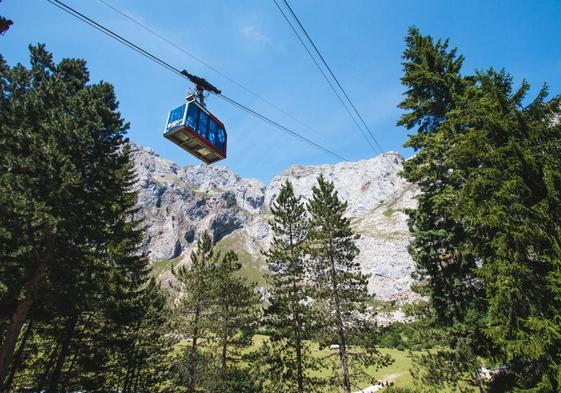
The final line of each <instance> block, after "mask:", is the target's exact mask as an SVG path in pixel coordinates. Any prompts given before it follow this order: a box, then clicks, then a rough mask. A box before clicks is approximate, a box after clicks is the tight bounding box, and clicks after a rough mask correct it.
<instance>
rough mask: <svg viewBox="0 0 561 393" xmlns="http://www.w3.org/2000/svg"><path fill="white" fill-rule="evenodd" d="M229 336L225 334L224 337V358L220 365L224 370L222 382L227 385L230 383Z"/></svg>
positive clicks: (222, 357)
mask: <svg viewBox="0 0 561 393" xmlns="http://www.w3.org/2000/svg"><path fill="white" fill-rule="evenodd" d="M227 355H228V336H227V335H226V334H225V335H224V336H223V337H222V356H221V359H220V364H221V368H222V382H223V383H224V384H225V383H226V382H227V381H228V360H227Z"/></svg>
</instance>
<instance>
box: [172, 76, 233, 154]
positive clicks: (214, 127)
mask: <svg viewBox="0 0 561 393" xmlns="http://www.w3.org/2000/svg"><path fill="white" fill-rule="evenodd" d="M182 74H183V75H185V76H187V77H188V78H189V79H190V80H191V81H192V82H194V83H195V85H196V92H195V93H194V94H191V95H190V96H188V97H187V103H185V104H183V105H181V106H180V107H179V108H175V109H174V110H172V111H170V113H169V116H168V120H167V123H166V127H165V129H164V137H166V138H167V139H169V140H170V141H172V142H173V143H175V144H176V145H178V146H179V147H181V148H182V149H183V150H185V151H187V152H189V153H191V154H192V155H194V156H195V157H197V158H198V159H199V160H201V161H203V162H204V163H206V164H212V163H214V162H217V161H220V160H223V159H224V158H226V146H227V139H228V138H227V135H226V129H225V127H224V124H222V122H221V121H220V120H218V118H216V116H214V115H213V114H212V113H210V112H209V111H208V109H206V106H205V103H204V97H203V92H204V90H207V91H211V92H213V93H216V94H220V90H218V89H216V87H214V86H212V85H211V84H210V83H208V82H207V81H206V80H204V79H202V78H198V77H196V76H194V75H191V74H189V73H188V72H187V71H185V70H183V71H182Z"/></svg>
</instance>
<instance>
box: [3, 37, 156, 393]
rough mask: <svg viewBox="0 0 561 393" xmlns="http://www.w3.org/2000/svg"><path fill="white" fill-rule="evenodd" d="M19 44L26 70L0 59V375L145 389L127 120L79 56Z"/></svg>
mask: <svg viewBox="0 0 561 393" xmlns="http://www.w3.org/2000/svg"><path fill="white" fill-rule="evenodd" d="M30 52H31V68H30V69H27V68H26V67H24V66H23V65H21V64H18V65H16V66H14V67H9V66H8V65H7V64H6V63H5V62H4V60H3V59H1V58H0V89H1V91H2V94H1V96H0V157H2V158H1V159H0V216H1V217H2V220H0V260H1V263H0V321H1V323H0V327H1V328H2V331H1V333H2V345H1V346H0V385H2V384H5V385H4V386H6V385H9V384H11V385H12V386H17V385H24V386H34V387H36V389H37V391H39V390H41V389H47V390H48V391H60V390H65V389H66V388H69V389H75V390H77V389H89V388H96V389H100V388H104V387H107V386H111V387H116V388H118V389H120V390H122V391H131V390H134V389H151V390H152V391H156V390H155V389H154V386H153V383H154V382H153V381H157V380H158V378H157V377H155V374H157V373H159V371H156V367H153V366H147V364H146V363H147V362H162V359H163V358H164V357H165V354H163V353H162V349H161V348H157V347H155V345H157V343H158V342H161V340H162V337H163V335H162V333H161V332H159V331H157V330H155V328H154V325H155V324H161V323H162V321H163V319H164V318H163V314H162V313H163V310H162V309H161V303H160V302H159V300H158V299H159V297H158V296H156V295H155V293H156V292H157V288H155V286H154V284H149V281H148V266H147V261H146V260H145V258H144V257H143V256H141V255H139V254H138V245H139V243H140V241H141V239H142V235H143V234H142V231H141V230H140V229H139V223H138V222H137V221H136V220H135V219H134V218H133V217H134V213H135V204H136V193H135V192H133V191H132V186H133V184H134V182H135V178H134V172H133V170H132V163H131V159H130V156H129V149H128V146H127V140H126V139H125V133H126V130H127V129H128V125H127V124H125V122H124V121H123V119H122V118H121V116H120V114H119V112H117V101H116V98H115V95H114V91H113V87H112V86H111V85H110V84H108V83H104V82H102V83H97V84H89V74H88V71H87V69H86V63H85V61H83V60H76V59H63V60H62V61H60V62H59V63H58V64H55V63H54V62H53V59H52V55H51V54H50V53H48V52H47V51H46V50H45V47H44V46H43V45H38V46H36V47H30ZM8 321H9V322H8ZM151 323H152V325H150V324H151ZM22 328H24V331H25V334H21V332H22ZM141 331H142V332H143V333H146V334H147V335H148V336H149V337H150V338H151V339H150V341H147V340H146V339H145V338H144V335H140V332H141ZM16 344H17V346H16ZM16 347H17V351H15V350H16ZM13 355H15V356H13ZM162 363H163V362H162ZM158 367H159V366H158ZM8 371H9V376H8ZM122 384H124V386H123V385H122Z"/></svg>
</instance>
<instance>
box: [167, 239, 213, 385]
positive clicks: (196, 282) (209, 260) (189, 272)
mask: <svg viewBox="0 0 561 393" xmlns="http://www.w3.org/2000/svg"><path fill="white" fill-rule="evenodd" d="M213 263H214V250H213V244H212V239H211V237H210V236H209V234H208V233H206V232H203V233H202V234H201V237H200V238H199V240H198V241H197V245H196V250H195V251H194V252H192V253H191V263H190V265H189V266H187V265H186V266H182V267H180V268H179V269H178V270H177V272H175V276H176V277H177V279H178V280H179V282H180V283H181V285H182V288H180V289H181V290H182V292H183V294H182V298H181V302H180V305H179V307H178V309H177V318H178V325H179V328H180V329H181V332H182V333H184V334H185V335H187V337H189V340H190V341H191V342H190V345H189V347H188V348H187V349H186V350H185V353H184V355H183V356H184V358H185V362H186V365H185V366H186V369H187V379H186V381H185V382H186V385H187V391H188V393H193V392H197V391H199V385H200V383H199V382H200V381H199V380H198V379H199V377H200V376H202V375H203V374H204V363H205V361H206V360H205V355H204V354H203V353H201V351H200V348H199V346H200V339H201V338H205V339H206V338H208V334H209V329H210V322H209V321H210V318H209V316H210V313H211V311H212V310H211V307H212V305H213V295H214V293H213V287H212V284H213V277H212V275H213V269H214V266H213Z"/></svg>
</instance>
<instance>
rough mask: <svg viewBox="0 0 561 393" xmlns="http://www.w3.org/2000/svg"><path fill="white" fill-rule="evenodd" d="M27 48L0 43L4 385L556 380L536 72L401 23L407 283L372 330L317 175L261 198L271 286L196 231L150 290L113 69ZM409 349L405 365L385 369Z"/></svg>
mask: <svg viewBox="0 0 561 393" xmlns="http://www.w3.org/2000/svg"><path fill="white" fill-rule="evenodd" d="M29 51H30V65H29V66H28V67H26V66H24V65H21V64H17V65H15V66H9V65H8V64H7V63H6V61H5V60H4V59H3V58H2V57H0V90H1V92H2V93H1V96H0V391H2V392H48V393H55V392H56V393H59V392H60V393H63V392H122V393H133V392H134V393H137V392H186V393H195V392H236V393H257V392H283V393H284V392H287V393H288V392H295V393H296V392H297V393H304V392H343V393H351V392H359V391H361V389H363V388H365V387H366V386H370V387H372V388H375V389H376V390H378V389H379V390H381V391H387V392H394V393H399V392H401V393H410V392H480V393H491V392H528V393H530V392H532V393H537V392H558V391H560V390H561V353H560V350H561V97H560V96H553V97H551V96H550V95H549V92H548V87H547V86H546V85H544V86H543V87H542V88H541V89H540V90H539V91H538V93H537V94H535V95H534V96H532V97H530V94H529V92H530V85H529V83H528V82H526V81H523V82H521V83H519V84H516V83H514V81H513V77H512V76H511V75H510V74H509V73H508V72H507V71H506V70H495V69H492V68H490V69H486V70H478V71H476V72H474V73H472V74H466V73H464V71H463V69H462V66H463V63H464V57H463V56H462V55H461V54H459V52H458V50H457V49H456V48H453V47H451V46H450V44H449V41H448V40H444V39H434V38H432V37H431V36H428V35H423V34H422V33H421V32H420V31H419V30H418V29H417V28H415V27H411V28H410V29H409V31H408V34H407V36H406V38H405V48H404V51H403V58H402V64H403V75H402V78H401V82H402V85H403V87H404V89H405V94H404V96H403V100H402V102H401V103H400V108H401V109H402V111H403V115H402V116H401V118H400V119H396V120H397V124H398V125H399V126H401V127H405V128H406V129H407V130H409V132H410V135H409V137H408V140H407V142H406V146H407V147H410V148H412V149H413V150H414V152H415V154H414V155H413V156H412V157H411V158H409V159H407V160H406V161H405V163H404V169H403V171H402V173H401V176H403V178H405V179H406V180H407V181H409V182H411V183H413V184H415V185H417V186H418V187H419V190H420V192H419V194H418V196H417V206H416V207H415V208H414V209H410V210H408V211H407V214H408V217H409V219H408V225H409V229H410V233H411V243H410V245H409V253H410V254H411V256H412V258H413V260H414V262H415V268H416V271H415V281H416V284H415V287H414V290H415V291H416V292H417V293H418V294H419V295H420V298H421V299H422V300H419V301H418V302H416V303H414V304H407V305H405V306H404V311H405V312H406V314H407V315H408V322H405V323H403V322H399V323H394V324H390V325H384V324H379V323H377V319H376V314H377V313H378V312H379V311H380V309H381V307H383V306H380V304H379V302H377V301H376V298H375V295H374V296H372V295H370V294H369V293H368V291H367V280H368V278H369V277H368V276H367V275H365V274H364V273H363V272H362V270H361V266H360V264H359V263H358V262H357V260H356V257H357V255H358V253H359V249H358V247H357V245H356V242H357V240H358V238H359V235H358V234H356V233H355V232H354V231H353V229H352V227H351V225H350V220H349V218H348V217H347V216H346V214H345V213H346V210H347V204H346V202H345V201H344V200H342V198H340V196H339V195H338V193H337V191H336V190H335V187H334V184H333V183H332V182H330V181H329V179H326V178H324V177H323V176H319V177H318V178H317V182H316V184H315V185H314V186H313V188H312V197H311V198H309V199H308V200H306V199H304V198H303V197H302V196H301V195H297V194H296V193H295V191H294V188H293V187H292V185H291V183H290V182H286V183H285V184H284V185H283V187H282V190H281V192H280V194H279V195H278V196H277V198H276V200H275V201H274V203H273V205H272V209H271V210H272V212H271V213H272V219H271V221H270V225H271V228H272V232H273V240H272V243H271V245H270V248H269V249H268V250H267V251H263V253H264V257H265V259H266V263H267V272H268V273H267V275H266V282H267V291H266V293H263V292H260V291H258V290H257V285H256V283H254V282H251V281H249V280H247V279H246V278H244V277H243V276H241V275H240V274H239V271H240V269H241V268H242V264H241V262H240V261H239V257H238V255H237V254H236V252H235V251H233V250H219V249H217V248H216V247H214V239H213V238H212V236H211V234H209V233H200V234H197V243H196V247H195V249H194V251H193V252H192V253H191V255H190V258H189V263H187V264H183V265H179V266H174V267H173V269H172V274H173V275H174V277H175V278H176V283H177V284H176V287H174V288H172V289H173V291H169V290H168V289H166V288H162V287H161V285H160V283H159V282H158V281H157V280H155V279H154V277H153V275H152V274H151V263H152V261H150V260H149V259H148V258H147V256H146V255H143V254H142V253H141V252H139V247H140V244H141V243H142V241H143V236H144V230H143V224H142V222H141V221H140V220H139V219H138V216H137V215H136V212H137V193H136V192H135V188H134V184H135V181H136V175H135V172H134V168H133V164H132V161H131V157H130V147H129V140H128V138H127V130H128V129H129V124H128V123H127V122H126V121H125V119H123V117H122V116H121V114H120V113H119V111H118V109H119V108H118V101H117V98H116V94H115V91H114V88H113V86H112V85H111V84H110V83H108V82H98V83H92V82H91V81H90V76H89V71H88V69H87V66H86V61H85V60H81V59H63V60H61V61H60V62H58V63H56V62H55V61H54V60H53V55H52V54H51V53H49V52H48V50H47V48H46V46H45V45H42V44H39V45H35V46H30V47H29ZM174 294H176V295H174ZM405 358H407V359H408V363H407V366H405V368H407V370H406V371H404V372H407V374H408V376H409V377H408V379H407V380H406V382H403V383H397V382H396V383H394V382H393V381H389V380H385V381H384V380H383V379H380V375H381V374H380V370H384V373H385V374H390V373H391V372H392V371H391V370H392V367H394V368H393V370H395V367H403V359H405ZM386 371H387V372H386ZM383 385H384V386H383ZM385 385H389V386H385ZM376 390H370V391H371V392H372V391H376ZM364 391H366V390H364Z"/></svg>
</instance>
